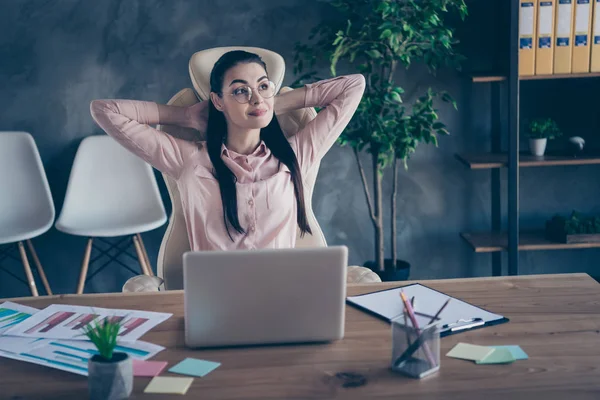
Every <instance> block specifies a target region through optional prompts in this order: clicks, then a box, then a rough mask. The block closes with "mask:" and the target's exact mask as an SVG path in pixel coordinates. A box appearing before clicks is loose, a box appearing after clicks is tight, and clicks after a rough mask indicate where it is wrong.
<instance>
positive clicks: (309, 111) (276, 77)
mask: <svg viewBox="0 0 600 400" xmlns="http://www.w3.org/2000/svg"><path fill="white" fill-rule="evenodd" d="M236 49H239V50H246V51H249V52H252V53H255V54H258V55H259V56H261V58H262V59H263V61H265V63H266V64H267V71H268V73H269V78H270V79H271V80H272V81H273V82H274V83H275V85H276V89H277V90H278V91H280V92H282V93H283V92H285V91H288V90H291V89H290V88H287V87H281V85H282V82H283V76H284V74H285V63H284V61H283V58H282V57H281V56H280V55H278V54H277V53H274V52H272V51H270V50H265V49H260V48H256V47H219V48H213V49H209V50H203V51H200V52H197V53H195V54H194V55H192V57H191V59H190V63H189V72H190V79H191V80H192V84H193V86H194V89H195V90H196V93H197V94H198V95H196V94H195V93H194V91H193V90H192V89H190V88H186V89H183V90H181V91H180V92H178V93H177V94H175V95H174V96H173V97H172V98H171V99H170V100H169V102H168V104H169V105H174V106H179V107H186V106H190V105H192V104H195V103H197V102H198V101H199V100H198V98H199V99H200V100H207V99H208V98H209V93H210V83H209V81H210V72H211V71H212V67H213V65H214V64H215V62H216V61H217V60H218V59H219V57H221V55H223V54H224V53H226V52H228V51H231V50H236ZM316 115H317V113H316V111H315V110H314V109H313V108H305V109H301V110H294V111H291V112H289V113H286V114H282V115H277V120H278V122H279V124H280V125H281V128H282V130H283V131H284V133H285V134H286V135H287V136H290V135H293V134H294V133H296V132H297V131H298V130H300V129H302V128H303V127H304V126H305V125H306V124H307V123H308V122H310V121H311V120H312V119H314V118H315V117H316ZM158 129H161V130H163V131H165V132H167V133H169V134H173V135H174V136H177V137H181V138H190V139H191V138H193V137H194V136H195V133H194V131H193V130H192V129H185V128H180V127H176V126H166V125H164V126H159V127H158ZM318 172H319V165H318V164H317V165H315V166H314V168H312V170H311V171H310V172H309V173H308V174H307V176H303V179H304V195H305V199H304V201H305V204H306V212H307V216H308V222H309V225H310V227H311V230H312V232H313V234H312V235H304V237H301V236H300V230H299V229H298V231H297V238H296V247H325V246H327V242H326V241H325V236H324V235H323V231H322V230H321V227H320V226H319V224H318V222H317V219H316V217H315V215H314V212H313V210H312V194H313V189H314V185H315V182H316V179H317V174H318ZM163 178H164V180H165V183H166V186H167V189H168V191H169V196H170V197H171V203H172V206H173V210H172V213H171V216H170V219H169V225H168V227H167V231H166V233H165V236H164V237H163V241H162V243H161V246H160V250H159V253H158V261H157V274H158V276H159V277H161V278H162V279H163V280H164V286H165V289H166V290H173V289H182V288H183V267H182V255H183V253H185V252H186V251H189V250H190V244H189V239H188V236H187V230H186V226H185V220H184V215H183V209H182V206H181V199H180V195H179V191H178V190H177V184H176V183H175V181H173V180H172V179H171V178H170V177H168V176H166V175H164V174H163Z"/></svg>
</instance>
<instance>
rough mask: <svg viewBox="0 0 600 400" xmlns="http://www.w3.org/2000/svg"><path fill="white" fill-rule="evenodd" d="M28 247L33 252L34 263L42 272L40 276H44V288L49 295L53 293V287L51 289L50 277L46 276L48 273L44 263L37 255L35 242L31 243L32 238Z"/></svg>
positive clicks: (28, 242)
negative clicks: (34, 246)
mask: <svg viewBox="0 0 600 400" xmlns="http://www.w3.org/2000/svg"><path fill="white" fill-rule="evenodd" d="M27 248H28V249H29V252H30V253H31V257H32V258H33V263H34V264H35V267H36V268H37V270H38V272H39V274H40V278H42V283H43V284H44V288H46V293H48V295H52V289H50V284H49V283H48V278H46V273H45V272H44V268H42V263H40V259H39V258H38V255H37V253H36V251H35V249H34V248H33V243H31V240H28V241H27Z"/></svg>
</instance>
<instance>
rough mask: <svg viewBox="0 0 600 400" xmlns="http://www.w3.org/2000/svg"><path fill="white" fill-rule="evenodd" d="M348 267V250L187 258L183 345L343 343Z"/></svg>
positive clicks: (210, 254) (221, 253) (231, 253)
mask: <svg viewBox="0 0 600 400" xmlns="http://www.w3.org/2000/svg"><path fill="white" fill-rule="evenodd" d="M347 265H348V249H347V248H346V247H345V246H330V247H320V248H293V249H260V250H237V251H206V252H187V253H185V254H184V256H183V285H184V292H185V293H184V299H185V305H184V307H185V341H186V345H187V346H189V347H213V346H233V345H252V344H274V343H298V342H320V341H331V340H336V339H341V338H342V337H343V336H344V319H345V297H346V271H347Z"/></svg>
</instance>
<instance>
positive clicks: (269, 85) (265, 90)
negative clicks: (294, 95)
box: [229, 81, 275, 104]
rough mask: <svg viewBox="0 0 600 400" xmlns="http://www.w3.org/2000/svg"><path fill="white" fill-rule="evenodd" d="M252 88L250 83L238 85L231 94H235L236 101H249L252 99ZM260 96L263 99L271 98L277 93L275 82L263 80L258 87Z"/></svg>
mask: <svg viewBox="0 0 600 400" xmlns="http://www.w3.org/2000/svg"><path fill="white" fill-rule="evenodd" d="M252 90H253V89H252V88H251V87H250V86H248V85H244V86H240V87H237V88H236V89H235V90H234V91H233V93H230V94H229V95H230V96H233V98H234V99H235V101H237V102H238V103H241V104H245V103H248V102H249V101H250V100H252V93H253V92H252ZM256 90H257V91H258V94H260V97H262V98H263V99H268V98H271V97H273V96H274V95H275V84H274V83H273V82H271V81H267V82H262V83H261V84H260V85H258V88H257V89H256Z"/></svg>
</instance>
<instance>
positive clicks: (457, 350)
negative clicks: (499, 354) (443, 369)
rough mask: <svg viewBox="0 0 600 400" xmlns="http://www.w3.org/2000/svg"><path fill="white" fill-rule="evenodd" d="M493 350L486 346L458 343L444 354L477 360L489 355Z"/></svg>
mask: <svg viewBox="0 0 600 400" xmlns="http://www.w3.org/2000/svg"><path fill="white" fill-rule="evenodd" d="M493 351H494V349H493V348H491V347H487V346H477V345H474V344H468V343H459V344H457V345H456V346H454V347H453V348H452V350H450V351H449V352H448V354H446V355H447V356H448V357H453V358H462V359H463V360H472V361H479V360H482V359H484V358H486V357H487V356H489V355H490V354H491V353H492V352H493Z"/></svg>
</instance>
